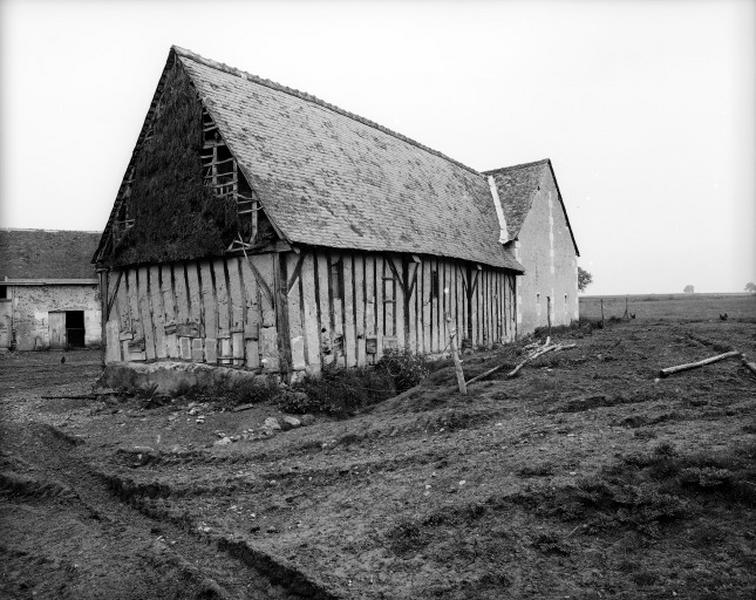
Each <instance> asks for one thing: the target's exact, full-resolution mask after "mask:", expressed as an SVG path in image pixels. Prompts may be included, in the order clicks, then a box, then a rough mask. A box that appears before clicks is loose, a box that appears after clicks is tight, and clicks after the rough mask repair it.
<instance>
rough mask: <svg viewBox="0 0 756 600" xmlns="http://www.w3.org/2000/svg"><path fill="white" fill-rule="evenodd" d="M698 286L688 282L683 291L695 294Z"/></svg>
mask: <svg viewBox="0 0 756 600" xmlns="http://www.w3.org/2000/svg"><path fill="white" fill-rule="evenodd" d="M695 291H696V288H694V287H693V286H692V285H690V284H688V285H686V286H685V287H684V288H683V293H685V294H693V293H695Z"/></svg>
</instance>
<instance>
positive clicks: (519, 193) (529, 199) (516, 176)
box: [485, 158, 580, 256]
mask: <svg viewBox="0 0 756 600" xmlns="http://www.w3.org/2000/svg"><path fill="white" fill-rule="evenodd" d="M485 175H490V176H492V177H493V178H494V182H495V183H496V191H497V192H498V194H499V199H500V200H501V205H502V209H503V211H504V217H505V219H506V222H507V233H508V234H509V239H512V240H513V239H516V238H517V236H518V235H519V233H520V229H521V228H522V224H523V223H524V222H525V218H526V217H527V216H528V213H529V212H530V207H531V206H532V205H533V199H534V198H535V195H536V193H537V192H538V190H539V186H540V184H541V181H542V180H543V177H544V176H550V177H551V178H552V179H553V181H554V187H556V189H557V193H558V195H559V203H560V205H561V207H562V210H563V211H564V218H565V220H566V221H567V228H568V229H569V230H570V236H571V237H572V244H573V245H574V247H575V254H577V255H578V256H580V252H579V251H578V247H577V242H576V241H575V235H574V234H573V233H572V226H571V225H570V218H569V216H568V215H567V209H566V208H565V206H564V200H563V199H562V194H561V192H560V191H559V184H558V183H557V180H556V175H555V174H554V167H553V165H552V164H551V160H549V159H548V158H544V159H543V160H537V161H534V162H529V163H522V164H519V165H513V166H511V167H503V168H501V169H494V170H493V171H486V172H485Z"/></svg>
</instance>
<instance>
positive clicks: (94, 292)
mask: <svg viewBox="0 0 756 600" xmlns="http://www.w3.org/2000/svg"><path fill="white" fill-rule="evenodd" d="M8 296H9V298H10V300H11V307H12V308H11V313H12V314H11V324H12V325H11V327H12V330H13V331H14V332H15V339H16V349H17V350H43V349H45V348H49V347H50V322H49V313H50V312H51V311H65V310H82V311H84V330H85V331H84V343H85V345H86V346H96V345H99V344H100V341H101V337H102V335H101V334H102V329H101V325H100V301H99V292H98V289H97V285H96V284H93V285H38V286H37V285H24V286H9V287H8ZM10 339H11V336H10V335H9V336H8V343H9V344H10Z"/></svg>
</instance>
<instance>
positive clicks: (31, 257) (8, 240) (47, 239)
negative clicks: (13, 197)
mask: <svg viewBox="0 0 756 600" xmlns="http://www.w3.org/2000/svg"><path fill="white" fill-rule="evenodd" d="M100 235H101V233H100V232H99V231H57V230H49V229H0V280H3V279H94V278H95V269H94V266H93V265H92V263H91V260H92V254H93V253H94V251H95V248H97V243H98V242H99V240H100ZM0 283H1V281H0Z"/></svg>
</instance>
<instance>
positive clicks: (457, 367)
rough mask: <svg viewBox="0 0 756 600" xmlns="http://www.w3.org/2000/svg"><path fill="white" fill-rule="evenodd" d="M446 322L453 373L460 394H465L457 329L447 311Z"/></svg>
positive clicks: (445, 292)
mask: <svg viewBox="0 0 756 600" xmlns="http://www.w3.org/2000/svg"><path fill="white" fill-rule="evenodd" d="M444 294H446V295H448V294H449V290H448V289H445V290H444ZM446 323H447V325H448V326H449V349H450V350H451V355H452V359H453V360H454V373H455V374H456V375H457V386H458V387H459V392H460V394H467V383H465V372H464V371H463V370H462V360H461V359H460V358H459V348H458V347H457V329H456V328H455V327H452V326H451V315H450V314H449V313H446Z"/></svg>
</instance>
